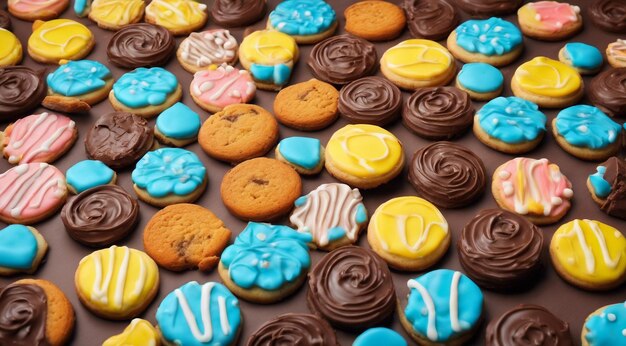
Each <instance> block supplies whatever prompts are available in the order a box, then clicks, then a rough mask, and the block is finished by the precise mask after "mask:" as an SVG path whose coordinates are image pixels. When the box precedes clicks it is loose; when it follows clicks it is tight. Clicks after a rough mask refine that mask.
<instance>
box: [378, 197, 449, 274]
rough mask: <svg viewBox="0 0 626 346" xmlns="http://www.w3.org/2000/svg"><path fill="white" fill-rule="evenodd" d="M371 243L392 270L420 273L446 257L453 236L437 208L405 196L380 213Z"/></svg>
mask: <svg viewBox="0 0 626 346" xmlns="http://www.w3.org/2000/svg"><path fill="white" fill-rule="evenodd" d="M367 241H368V243H369V244H370V246H371V247H372V250H374V251H375V252H376V253H377V254H378V255H379V256H380V257H382V258H383V259H384V260H385V261H386V262H387V263H388V264H389V266H390V267H392V268H394V269H397V270H406V271H419V270H424V269H426V268H428V267H430V266H432V265H433V264H435V263H436V262H437V261H438V260H439V259H440V258H441V257H442V256H443V255H444V254H445V253H446V251H447V250H448V247H449V246H450V232H449V228H448V222H447V221H446V219H445V218H444V216H443V215H442V214H441V212H440V211H439V209H437V207H435V206H434V205H433V204H431V203H430V202H428V201H427V200H425V199H422V198H419V197H414V196H405V197H397V198H393V199H390V200H388V201H387V202H385V203H383V204H381V205H380V206H379V207H378V208H377V209H376V211H375V212H374V215H372V220H371V221H370V223H369V226H368V229H367Z"/></svg>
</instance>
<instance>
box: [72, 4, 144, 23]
mask: <svg viewBox="0 0 626 346" xmlns="http://www.w3.org/2000/svg"><path fill="white" fill-rule="evenodd" d="M76 2H78V1H76ZM145 8H146V3H145V1H144V0H93V1H92V2H91V4H90V5H89V19H91V20H92V21H94V22H96V24H98V26H99V27H101V28H102V29H105V30H113V31H117V30H120V29H122V28H123V27H124V26H126V25H129V24H133V23H137V22H138V21H140V20H141V18H142V17H143V11H144V9H145Z"/></svg>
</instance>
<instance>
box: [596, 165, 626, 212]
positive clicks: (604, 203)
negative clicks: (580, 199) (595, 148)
mask: <svg viewBox="0 0 626 346" xmlns="http://www.w3.org/2000/svg"><path fill="white" fill-rule="evenodd" d="M596 171H597V172H596V173H594V174H591V175H590V176H589V178H587V188H588V189H589V192H590V193H591V197H592V198H593V200H594V202H596V203H597V204H598V206H600V209H602V211H603V212H605V213H607V214H608V215H611V216H615V217H618V218H620V219H625V220H626V204H625V203H624V200H626V184H624V182H625V181H626V162H625V161H624V160H622V159H620V158H619V157H615V156H614V157H611V158H609V159H608V160H607V161H605V162H603V163H601V164H600V165H598V167H597V168H596Z"/></svg>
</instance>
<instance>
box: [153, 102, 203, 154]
mask: <svg viewBox="0 0 626 346" xmlns="http://www.w3.org/2000/svg"><path fill="white" fill-rule="evenodd" d="M199 131H200V115H198V113H196V112H194V111H193V110H192V109H191V108H189V107H187V106H186V105H185V104H183V103H180V102H178V103H176V104H174V105H173V106H172V107H170V108H168V109H166V110H164V111H163V113H161V114H159V116H158V117H157V119H156V123H155V126H154V138H155V139H156V140H158V141H159V142H160V143H163V144H165V145H168V146H175V147H184V146H186V145H188V144H191V143H193V142H195V141H196V140H197V139H198V132H199Z"/></svg>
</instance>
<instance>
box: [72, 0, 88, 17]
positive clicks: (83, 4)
mask: <svg viewBox="0 0 626 346" xmlns="http://www.w3.org/2000/svg"><path fill="white" fill-rule="evenodd" d="M90 6H91V0H74V13H76V15H77V16H79V17H85V16H86V15H87V14H89V7H90Z"/></svg>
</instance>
